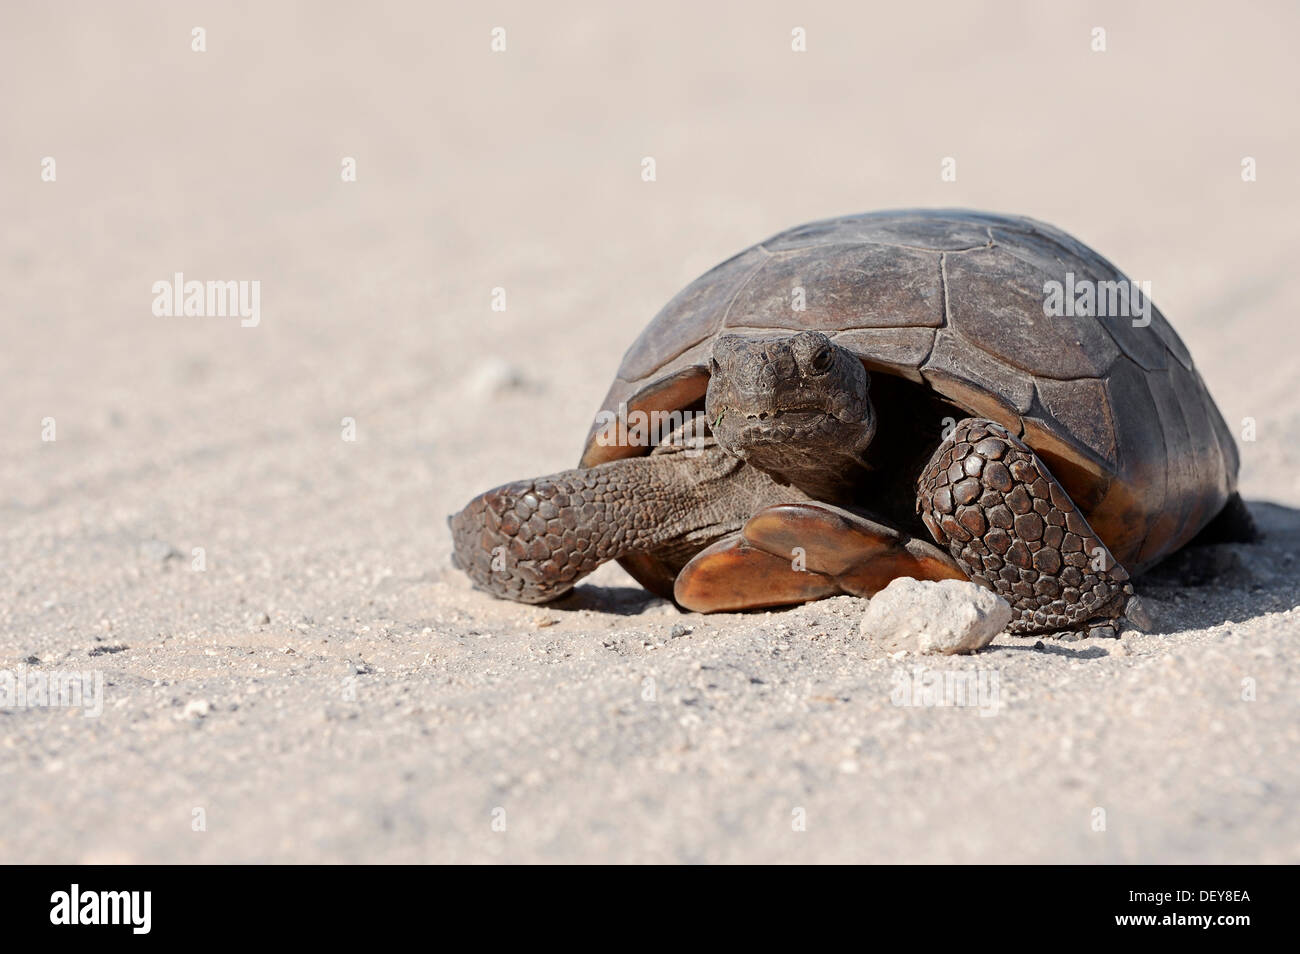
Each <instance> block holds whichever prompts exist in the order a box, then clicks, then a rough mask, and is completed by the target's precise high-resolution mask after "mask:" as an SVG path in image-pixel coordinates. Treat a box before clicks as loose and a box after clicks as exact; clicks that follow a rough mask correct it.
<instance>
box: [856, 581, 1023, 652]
mask: <svg viewBox="0 0 1300 954" xmlns="http://www.w3.org/2000/svg"><path fill="white" fill-rule="evenodd" d="M1011 615H1012V613H1011V606H1010V604H1008V603H1007V601H1006V600H1004V599H1003V598H1002V597H1000V596H998V595H997V594H996V593H994V592H993V591H992V590H986V589H984V587H982V586H977V585H976V584H974V583H971V582H970V581H969V580H939V581H937V582H936V581H933V580H913V579H912V578H911V577H906V576H903V577H899V578H898V579H896V580H894V581H893V582H891V583H890V584H889V585H888V586H887V587H885V588H884V589H883V590H881V591H880V592H879V593H877V594H876V595H875V596H873V597H872V598H871V601H870V602H869V603H868V604H867V612H866V613H865V614H864V615H863V617H862V625H861V626H860V627H859V631H860V632H861V633H862V635H863V636H865V637H867V638H868V639H871V640H872V641H873V642H875V643H876V644H877V645H879V646H880V647H881V648H883V649H884V650H886V651H887V652H891V653H894V652H899V651H900V650H910V651H912V652H918V653H941V654H943V655H952V654H953V653H973V652H975V651H976V650H978V649H983V648H984V647H985V646H987V645H988V644H989V643H990V642H991V641H992V640H993V637H994V636H996V635H997V634H998V633H1000V632H1002V630H1004V629H1006V627H1007V624H1008V623H1010V622H1011Z"/></svg>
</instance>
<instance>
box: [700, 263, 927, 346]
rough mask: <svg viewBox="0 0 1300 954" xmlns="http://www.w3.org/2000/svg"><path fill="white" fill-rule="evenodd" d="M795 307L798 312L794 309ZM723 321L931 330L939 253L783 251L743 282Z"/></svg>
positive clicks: (767, 325) (828, 329)
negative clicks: (921, 328) (800, 309)
mask: <svg viewBox="0 0 1300 954" xmlns="http://www.w3.org/2000/svg"><path fill="white" fill-rule="evenodd" d="M799 296H801V297H802V300H799ZM796 305H801V306H802V307H803V311H796V310H795V306H796ZM723 324H724V326H725V327H745V328H777V329H785V328H814V329H816V330H818V331H824V332H828V333H833V332H836V331H841V330H843V329H847V328H916V327H923V328H926V327H928V328H938V327H939V326H940V325H942V324H943V281H942V277H941V275H940V273H939V255H938V253H935V252H925V251H918V250H915V249H909V248H899V247H898V246H894V245H843V246H840V245H835V246H829V247H814V248H806V249H800V250H796V251H790V252H782V253H779V254H776V255H773V256H772V257H771V258H769V259H768V260H767V261H766V262H765V263H764V264H763V265H762V266H760V267H759V269H758V270H757V271H756V272H755V273H754V275H753V276H752V277H751V278H750V279H749V280H748V281H746V282H745V284H744V286H743V287H742V288H741V289H740V291H739V292H738V293H737V295H736V297H735V300H734V301H733V302H732V304H731V308H730V310H729V312H728V314H727V317H726V320H725V321H724V322H723Z"/></svg>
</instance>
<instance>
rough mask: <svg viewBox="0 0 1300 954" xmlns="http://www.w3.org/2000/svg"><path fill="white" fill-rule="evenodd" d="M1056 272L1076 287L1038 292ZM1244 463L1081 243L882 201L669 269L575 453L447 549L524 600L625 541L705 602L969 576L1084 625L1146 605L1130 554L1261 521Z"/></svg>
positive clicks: (1194, 378)
mask: <svg viewBox="0 0 1300 954" xmlns="http://www.w3.org/2000/svg"><path fill="white" fill-rule="evenodd" d="M1053 283H1059V284H1056V285H1054V284H1053ZM1062 288H1064V289H1068V290H1069V291H1068V292H1067V293H1068V294H1069V295H1070V296H1071V298H1070V304H1073V303H1074V290H1075V289H1084V288H1092V289H1093V295H1094V296H1095V297H1094V298H1093V304H1092V307H1088V298H1087V295H1085V294H1083V293H1082V292H1080V293H1079V298H1078V301H1079V305H1080V307H1079V308H1078V309H1070V308H1068V307H1067V308H1066V309H1065V312H1066V313H1067V314H1074V313H1076V312H1077V314H1076V315H1075V316H1073V317H1067V316H1061V317H1055V316H1053V315H1052V314H1049V312H1050V311H1052V309H1051V308H1050V307H1049V305H1050V298H1051V295H1052V293H1053V291H1054V290H1059V289H1062ZM1123 290H1128V291H1130V292H1131V297H1130V298H1129V300H1128V302H1127V304H1128V306H1129V307H1128V308H1127V314H1118V313H1117V312H1121V311H1125V309H1124V308H1123V307H1122V306H1123V305H1124V304H1125V301H1124V299H1123V298H1120V297H1117V292H1118V291H1123ZM1059 300H1060V296H1059V294H1058V303H1059ZM1099 303H1104V304H1105V305H1106V307H1098V305H1099ZM1116 303H1118V304H1119V306H1121V307H1118V308H1117V307H1116ZM1060 310H1061V309H1059V308H1058V309H1056V311H1060ZM1237 469H1238V457H1237V449H1236V446H1235V445H1234V443H1233V440H1232V435H1231V434H1230V432H1229V430H1228V427H1227V425H1226V424H1225V423H1224V420H1223V417H1222V415H1221V414H1220V413H1219V410H1218V408H1217V407H1216V406H1215V404H1214V401H1213V399H1212V398H1211V397H1210V395H1209V392H1208V391H1207V390H1206V387H1205V384H1204V382H1203V381H1202V380H1201V377H1200V375H1199V374H1198V373H1197V371H1196V369H1195V367H1194V366H1193V364H1192V359H1191V356H1190V355H1189V354H1188V351H1187V349H1186V348H1185V347H1184V346H1183V343H1182V341H1181V340H1179V338H1178V335H1177V334H1176V333H1175V332H1174V330H1173V329H1172V328H1171V327H1170V325H1169V323H1168V322H1167V321H1166V320H1165V318H1164V316H1163V315H1162V314H1161V313H1160V312H1159V310H1157V309H1155V308H1154V306H1153V305H1151V304H1150V301H1149V298H1147V299H1146V300H1145V301H1144V300H1143V299H1142V296H1141V293H1140V291H1139V290H1138V289H1137V286H1134V285H1132V284H1131V283H1129V282H1127V280H1126V279H1125V278H1124V276H1123V275H1122V274H1121V273H1120V272H1119V271H1118V270H1117V269H1116V268H1115V266H1113V265H1111V263H1110V262H1108V261H1107V260H1106V259H1104V258H1102V257H1101V256H1100V255H1099V254H1097V253H1096V252H1094V251H1093V250H1092V249H1090V248H1088V247H1086V246H1085V245H1083V244H1082V243H1080V242H1079V241H1077V240H1076V239H1074V238H1072V237H1071V236H1069V235H1067V234H1066V233H1064V232H1062V231H1060V230H1059V229H1056V228H1054V227H1052V226H1049V225H1046V224H1044V223H1041V222H1037V221H1035V220H1032V219H1028V218H1023V217H1019V216H1010V215H1000V214H989V213H981V212H973V211H967V210H902V211H888V212H874V213H867V214H859V215H850V216H844V217H841V218H835V219H828V220H825V221H819V222H813V223H810V224H807V225H801V226H798V227H797V228H793V229H790V230H788V231H785V232H781V233H780V234H778V235H776V236H773V237H772V238H769V239H767V240H766V241H763V242H760V243H759V244H757V245H754V246H752V247H751V248H748V249H746V250H745V251H743V252H741V253H739V254H738V255H735V256H733V257H732V258H729V259H727V260H726V261H725V262H723V263H722V264H720V265H718V266H717V267H715V268H713V269H712V270H710V271H709V272H707V273H705V274H704V275H703V276H701V277H700V278H699V279H697V280H696V281H694V282H692V283H691V284H690V285H688V286H687V287H686V288H685V289H683V290H682V291H681V292H680V293H679V294H678V295H677V296H676V297H675V298H673V299H672V300H671V301H670V302H669V303H668V304H667V305H666V306H665V307H664V308H663V310H662V311H660V312H659V314H658V315H656V316H655V318H654V319H653V320H652V321H651V322H650V324H649V326H648V327H646V329H645V330H644V331H643V332H642V333H641V335H640V337H639V338H637V340H636V341H635V343H633V345H632V347H631V348H630V349H629V350H628V352H627V354H626V355H625V357H624V358H623V362H622V365H621V366H620V367H619V369H618V373H617V376H616V377H615V379H614V383H613V386H612V387H611V388H610V389H609V393H608V394H607V395H606V397H605V400H604V402H603V403H602V406H601V410H600V413H598V414H597V418H596V421H595V423H594V424H593V425H592V428H591V430H590V432H589V433H588V435H587V441H586V444H585V446H584V450H583V454H582V458H581V461H580V463H579V466H578V467H577V468H576V469H573V470H567V471H564V472H562V473H558V474H552V475H550V476H547V477H540V478H536V479H533V480H524V481H518V482H515V483H510V484H506V485H504V486H501V487H497V488H495V489H493V490H490V491H487V492H486V493H484V494H481V495H480V496H478V497H476V498H475V499H474V500H472V501H471V502H470V503H469V504H468V505H467V506H466V507H465V508H464V509H463V510H461V511H460V512H459V513H457V514H455V515H454V516H452V517H451V518H449V523H450V526H451V529H452V534H453V538H454V553H453V557H452V559H453V563H454V564H455V565H456V566H458V567H460V568H461V569H463V570H464V571H465V572H466V573H468V575H469V576H470V578H471V579H472V580H473V582H474V583H475V585H477V586H478V587H480V588H482V589H485V590H487V591H488V592H490V593H493V594H495V595H497V596H500V597H505V598H508V599H512V600H518V601H521V602H526V603H538V602H544V601H548V600H552V599H555V598H557V597H559V596H561V595H563V594H564V593H566V592H567V591H568V590H569V589H570V588H571V587H573V585H574V584H575V582H576V581H577V580H578V579H579V578H580V577H582V576H583V575H585V574H587V573H589V572H590V571H591V570H593V569H595V568H596V567H597V566H599V565H600V564H601V563H603V562H605V561H607V560H611V559H617V560H619V561H620V563H622V565H623V566H624V568H625V569H626V570H627V571H628V572H629V573H630V574H631V575H632V576H633V577H634V578H635V579H636V580H637V581H638V582H639V583H641V584H642V585H643V586H644V587H645V588H646V589H648V590H650V591H651V592H653V593H656V594H659V595H661V596H664V597H666V598H669V599H673V600H675V601H676V602H677V603H678V604H679V605H680V606H682V607H684V608H686V609H689V610H696V611H700V612H712V611H732V610H745V609H756V608H761V607H773V606H783V605H791V604H796V603H802V602H805V601H808V600H814V599H819V598H822V597H826V596H831V595H837V594H845V593H847V594H854V595H859V596H868V597H869V596H871V595H873V594H874V593H875V592H877V591H878V590H880V589H881V588H883V587H884V586H885V585H887V584H888V582H889V581H890V580H892V579H894V578H895V577H898V576H911V577H915V578H917V579H929V580H939V579H950V578H951V579H967V578H969V579H970V580H973V581H974V582H976V583H978V584H980V585H982V586H985V587H988V588H990V589H992V590H994V591H995V592H997V593H998V594H1000V595H1001V596H1003V597H1004V598H1005V599H1006V600H1007V601H1008V602H1009V603H1010V604H1011V606H1012V609H1013V620H1012V623H1011V627H1010V628H1011V630H1012V631H1013V632H1018V633H1024V634H1028V633H1053V632H1059V631H1066V630H1091V629H1096V628H1099V627H1104V626H1112V627H1113V626H1118V625H1123V623H1124V622H1125V620H1126V616H1125V614H1126V613H1127V614H1128V617H1131V618H1132V619H1133V620H1136V619H1138V618H1139V605H1138V603H1137V601H1136V598H1135V596H1134V588H1133V584H1132V581H1131V577H1130V575H1131V574H1137V573H1140V572H1142V571H1143V570H1145V569H1147V568H1149V567H1151V566H1152V565H1154V564H1155V563H1156V562H1158V561H1159V560H1161V559H1162V558H1164V557H1166V556H1168V555H1169V554H1171V553H1173V552H1174V551H1176V550H1178V549H1179V548H1181V547H1183V546H1185V545H1187V544H1188V543H1190V542H1192V541H1193V540H1194V539H1197V540H1202V539H1217V540H1249V539H1252V538H1253V537H1254V530H1253V525H1252V523H1251V518H1250V514H1249V511H1248V510H1247V509H1246V507H1245V505H1244V504H1243V502H1242V501H1241V498H1240V496H1239V495H1238V493H1237V489H1236V480H1237ZM1130 621H1131V620H1130Z"/></svg>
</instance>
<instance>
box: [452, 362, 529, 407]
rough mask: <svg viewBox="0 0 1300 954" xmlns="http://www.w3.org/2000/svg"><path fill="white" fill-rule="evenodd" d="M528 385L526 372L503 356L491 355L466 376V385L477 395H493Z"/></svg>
mask: <svg viewBox="0 0 1300 954" xmlns="http://www.w3.org/2000/svg"><path fill="white" fill-rule="evenodd" d="M526 385H527V379H526V378H525V377H524V373H523V372H522V371H521V370H520V369H519V368H517V367H515V366H514V365H513V364H510V363H509V362H507V361H504V360H502V359H501V358H496V357H490V358H486V359H484V360H483V361H482V362H480V363H479V365H478V367H476V368H474V369H473V370H472V371H471V372H470V373H469V376H468V377H467V378H466V381H465V386H466V388H467V390H468V391H469V393H470V394H472V395H474V396H475V397H493V396H495V395H498V394H505V393H506V392H508V391H519V390H522V389H523V388H524V387H525V386H526Z"/></svg>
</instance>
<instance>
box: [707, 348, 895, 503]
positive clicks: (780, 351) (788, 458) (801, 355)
mask: <svg viewBox="0 0 1300 954" xmlns="http://www.w3.org/2000/svg"><path fill="white" fill-rule="evenodd" d="M709 367H710V376H709V389H708V392H707V394H706V397H705V408H706V411H707V413H708V417H709V424H710V426H711V427H712V429H713V436H714V438H715V439H716V440H717V441H718V444H719V445H721V446H722V448H723V449H724V450H726V451H728V452H730V453H731V454H734V455H735V456H736V457H739V458H740V459H741V460H744V461H746V462H748V463H750V464H752V465H754V466H755V467H758V468H759V469H760V470H763V471H766V472H768V473H769V474H771V475H773V476H774V477H776V478H777V479H778V480H781V481H783V482H785V483H792V484H794V485H795V486H797V487H799V488H800V489H803V490H805V491H808V492H809V493H813V494H816V493H818V492H819V491H821V490H823V488H824V487H825V486H827V482H828V481H829V483H830V484H831V485H838V484H842V483H845V482H847V481H848V480H849V479H850V478H851V473H850V472H851V471H852V470H855V469H857V468H859V467H861V466H862V465H863V456H864V454H865V452H866V449H867V447H868V445H870V443H871V438H872V437H873V436H874V435H875V432H876V416H875V411H874V410H873V408H872V406H871V399H870V398H869V397H868V394H867V390H868V387H869V385H870V376H869V375H868V374H867V371H866V369H865V368H864V367H863V366H862V362H861V361H860V360H859V359H858V357H857V356H856V355H855V354H853V353H852V352H851V351H848V350H847V349H845V348H842V347H840V346H839V345H837V344H835V342H833V341H831V340H830V338H828V337H826V335H824V334H821V333H820V332H817V331H802V332H800V333H798V334H795V335H785V336H781V337H773V338H751V337H742V336H739V335H723V336H722V337H720V338H718V339H717V341H716V342H715V343H714V346H713V360H712V362H711V363H710V366H709Z"/></svg>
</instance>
